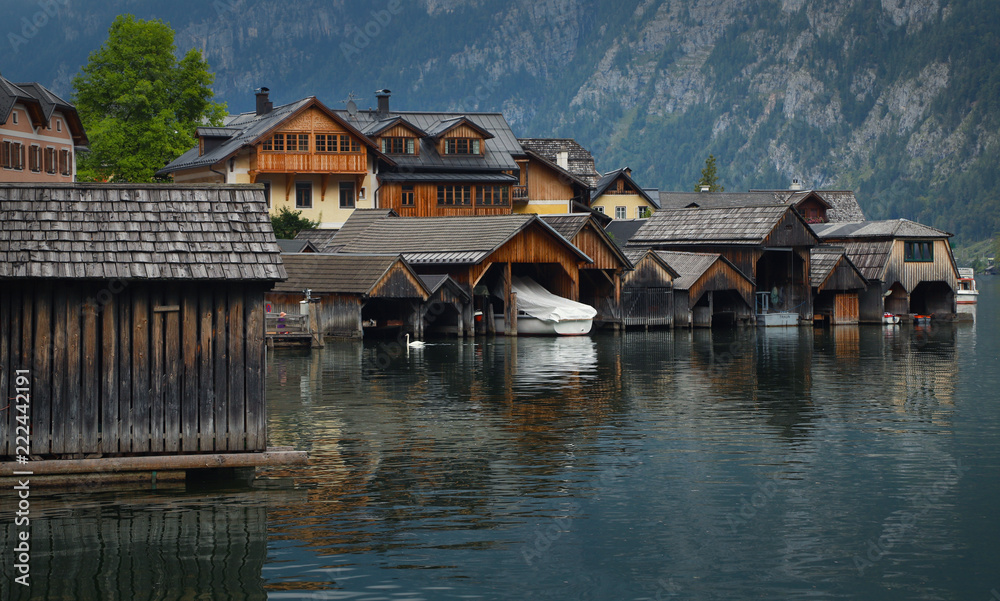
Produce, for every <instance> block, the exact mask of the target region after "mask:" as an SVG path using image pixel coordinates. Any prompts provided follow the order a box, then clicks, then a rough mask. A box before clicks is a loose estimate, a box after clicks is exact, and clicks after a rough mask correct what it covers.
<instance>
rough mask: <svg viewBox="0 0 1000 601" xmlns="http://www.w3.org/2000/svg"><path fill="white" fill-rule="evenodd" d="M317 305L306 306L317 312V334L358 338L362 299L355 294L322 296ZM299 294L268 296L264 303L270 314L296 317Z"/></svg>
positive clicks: (300, 297) (271, 294)
mask: <svg viewBox="0 0 1000 601" xmlns="http://www.w3.org/2000/svg"><path fill="white" fill-rule="evenodd" d="M320 298H321V300H320V302H319V303H315V304H312V305H310V306H309V310H310V311H318V312H319V313H318V315H317V316H316V317H317V323H318V324H319V325H318V328H319V331H320V332H321V333H322V334H323V335H324V336H339V337H347V338H360V337H361V336H362V334H363V331H362V328H361V305H362V302H361V296H360V295H357V294H336V293H324V294H321V295H320ZM300 300H302V295H301V294H283V293H280V292H269V293H268V294H267V297H266V301H267V302H268V303H271V312H272V313H280V312H282V311H284V312H285V313H289V314H292V315H296V314H298V313H299V311H300V308H299V301H300Z"/></svg>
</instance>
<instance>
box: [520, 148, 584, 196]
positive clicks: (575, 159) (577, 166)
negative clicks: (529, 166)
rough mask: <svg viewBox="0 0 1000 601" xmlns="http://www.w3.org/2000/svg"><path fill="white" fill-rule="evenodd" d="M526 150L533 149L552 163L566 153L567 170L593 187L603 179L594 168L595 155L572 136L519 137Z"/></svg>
mask: <svg viewBox="0 0 1000 601" xmlns="http://www.w3.org/2000/svg"><path fill="white" fill-rule="evenodd" d="M518 142H520V143H521V147H522V148H523V149H524V150H525V151H531V152H533V153H535V154H536V155H538V156H541V157H544V158H545V159H546V160H548V161H549V162H550V163H553V164H558V163H557V161H558V156H559V153H561V152H565V153H566V159H567V160H566V164H567V168H566V171H568V172H569V173H572V174H573V175H574V176H576V177H577V178H579V179H580V180H581V181H583V182H584V183H585V184H586V185H587V187H589V188H593V187H594V186H596V185H597V181H598V180H599V179H601V174H600V173H598V171H597V169H596V168H594V155H592V154H591V153H590V151H589V150H587V149H586V148H584V147H583V146H580V144H579V143H578V142H577V141H576V140H573V139H571V138H518Z"/></svg>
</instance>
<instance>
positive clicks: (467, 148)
mask: <svg viewBox="0 0 1000 601" xmlns="http://www.w3.org/2000/svg"><path fill="white" fill-rule="evenodd" d="M480 147H481V142H480V141H479V140H478V139H477V138H448V139H446V140H445V141H444V153H445V154H479V150H480Z"/></svg>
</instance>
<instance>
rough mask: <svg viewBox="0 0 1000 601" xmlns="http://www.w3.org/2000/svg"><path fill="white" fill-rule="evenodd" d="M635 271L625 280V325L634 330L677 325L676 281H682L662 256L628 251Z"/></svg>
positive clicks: (652, 252)
mask: <svg viewBox="0 0 1000 601" xmlns="http://www.w3.org/2000/svg"><path fill="white" fill-rule="evenodd" d="M626 252H627V254H628V257H629V259H630V260H631V261H632V264H633V268H632V270H631V271H628V272H626V273H625V274H624V275H623V276H622V324H623V325H624V326H625V327H626V328H631V327H643V328H650V327H670V326H673V325H674V280H676V279H677V278H678V277H680V274H679V273H677V272H676V271H675V270H674V268H673V267H671V266H670V265H669V264H668V263H667V261H666V260H665V259H663V258H662V257H661V256H660V255H659V253H657V252H656V251H654V250H648V249H629V250H628V251H626Z"/></svg>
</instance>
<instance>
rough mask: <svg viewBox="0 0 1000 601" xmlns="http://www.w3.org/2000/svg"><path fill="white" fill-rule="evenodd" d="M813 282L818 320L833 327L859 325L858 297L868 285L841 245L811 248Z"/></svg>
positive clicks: (811, 276) (811, 275)
mask: <svg viewBox="0 0 1000 601" xmlns="http://www.w3.org/2000/svg"><path fill="white" fill-rule="evenodd" d="M809 267H810V279H811V280H812V287H813V295H814V299H815V300H814V304H815V306H814V312H815V318H816V319H817V320H821V321H824V322H826V323H828V324H830V325H845V324H856V323H858V322H859V320H860V315H861V313H860V308H859V304H858V299H859V295H860V294H861V293H862V292H863V291H864V290H865V289H866V288H867V287H868V282H867V280H865V276H864V274H862V273H861V272H860V271H859V270H858V268H857V267H855V265H854V263H852V262H851V259H850V258H849V257H848V256H847V254H846V253H845V251H844V247H842V246H829V245H822V246H815V247H813V248H812V249H810V265H809Z"/></svg>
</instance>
